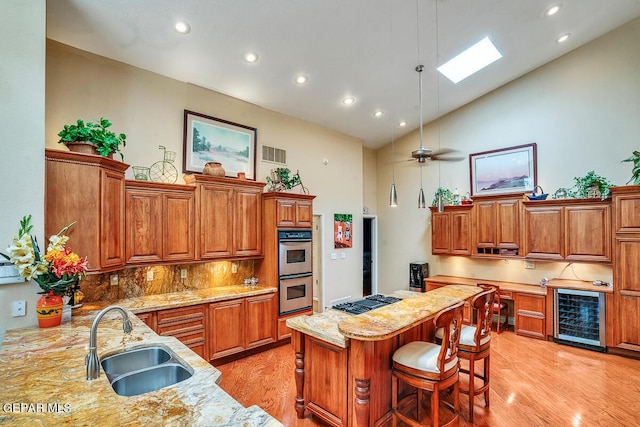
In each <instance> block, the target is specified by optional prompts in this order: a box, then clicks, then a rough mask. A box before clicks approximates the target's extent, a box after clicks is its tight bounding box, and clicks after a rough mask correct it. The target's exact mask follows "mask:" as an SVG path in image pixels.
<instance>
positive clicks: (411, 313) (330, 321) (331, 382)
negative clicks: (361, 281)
mask: <svg viewBox="0 0 640 427" xmlns="http://www.w3.org/2000/svg"><path fill="white" fill-rule="evenodd" d="M481 291H482V289H481V288H478V287H476V286H466V285H451V286H445V287H442V288H440V289H436V290H434V291H431V292H427V293H417V292H411V291H396V292H394V293H393V294H391V296H394V297H398V298H402V300H401V301H398V302H396V303H393V304H390V305H387V306H384V307H381V308H378V309H375V310H372V311H370V312H367V313H363V314H360V315H351V314H347V313H344V312H341V311H337V310H333V309H329V310H327V311H326V312H324V313H319V314H314V315H312V316H298V317H294V318H290V319H288V320H287V326H288V327H289V328H291V329H292V330H293V335H292V345H293V348H294V351H295V357H296V362H295V365H296V369H295V377H296V402H295V406H296V412H297V415H298V418H303V417H304V415H305V411H308V412H310V413H312V414H313V415H314V416H316V417H318V418H319V419H321V420H323V421H324V422H326V423H328V424H329V425H332V426H370V425H383V424H386V423H388V422H390V421H391V357H392V355H393V353H394V351H395V350H396V349H398V348H399V347H400V346H402V345H404V344H405V343H408V342H411V341H416V340H428V339H429V338H430V337H431V336H432V335H433V323H432V322H431V320H432V319H433V318H434V316H435V315H436V314H437V313H438V312H439V311H441V310H443V309H445V308H447V307H450V306H452V305H454V304H457V303H458V302H460V301H463V300H468V299H470V298H472V297H473V296H474V295H476V294H477V293H479V292H481ZM328 387H330V389H328Z"/></svg>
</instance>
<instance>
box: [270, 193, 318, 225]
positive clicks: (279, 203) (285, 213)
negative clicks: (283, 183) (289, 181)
mask: <svg viewBox="0 0 640 427" xmlns="http://www.w3.org/2000/svg"><path fill="white" fill-rule="evenodd" d="M312 206H313V204H312V202H311V201H310V200H305V199H303V200H298V199H293V198H278V199H277V200H276V226H277V227H282V228H285V227H302V228H310V227H311V223H312V220H313V218H312V216H313V210H312Z"/></svg>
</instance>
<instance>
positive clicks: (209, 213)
mask: <svg viewBox="0 0 640 427" xmlns="http://www.w3.org/2000/svg"><path fill="white" fill-rule="evenodd" d="M199 213H200V236H199V239H200V258H201V259H212V258H219V257H225V256H230V255H232V254H233V216H232V215H233V189H232V188H230V187H225V186H216V185H202V186H201V187H200V212H199Z"/></svg>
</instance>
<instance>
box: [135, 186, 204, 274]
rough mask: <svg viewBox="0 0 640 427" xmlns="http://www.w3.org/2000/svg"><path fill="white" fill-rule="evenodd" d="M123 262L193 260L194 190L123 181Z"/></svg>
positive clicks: (187, 187) (183, 187)
mask: <svg viewBox="0 0 640 427" xmlns="http://www.w3.org/2000/svg"><path fill="white" fill-rule="evenodd" d="M125 187H126V202H125V206H126V233H125V234H126V262H127V263H128V264H135V263H150V262H154V263H157V262H162V261H170V262H176V261H190V260H193V259H195V191H194V190H195V188H193V187H190V186H184V185H175V184H161V183H154V182H146V181H126V185H125Z"/></svg>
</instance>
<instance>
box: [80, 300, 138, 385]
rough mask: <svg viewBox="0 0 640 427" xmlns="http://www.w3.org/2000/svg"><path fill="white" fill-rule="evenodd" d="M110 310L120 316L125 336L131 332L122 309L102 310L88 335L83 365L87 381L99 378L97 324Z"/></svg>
mask: <svg viewBox="0 0 640 427" xmlns="http://www.w3.org/2000/svg"><path fill="white" fill-rule="evenodd" d="M111 310H118V311H119V312H120V313H121V314H122V330H123V331H124V333H125V334H128V333H129V332H131V331H132V330H133V326H131V321H130V320H129V316H128V315H127V312H126V311H124V309H123V308H122V307H120V306H118V305H111V306H109V307H107V308H105V309H103V310H102V311H101V312H100V313H98V315H97V316H96V318H95V319H93V324H92V325H91V332H90V333H89V353H88V354H87V356H86V357H85V364H86V365H87V380H95V379H96V378H98V377H99V376H100V361H99V360H98V323H100V319H102V316H104V315H105V314H107V312H109V311H111Z"/></svg>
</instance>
